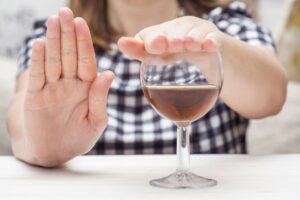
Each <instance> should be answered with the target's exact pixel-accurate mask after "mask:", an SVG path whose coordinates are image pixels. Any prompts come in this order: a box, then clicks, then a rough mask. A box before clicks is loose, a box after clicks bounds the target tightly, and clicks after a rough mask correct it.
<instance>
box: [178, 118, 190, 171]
mask: <svg viewBox="0 0 300 200" xmlns="http://www.w3.org/2000/svg"><path fill="white" fill-rule="evenodd" d="M190 130H191V126H190V123H189V122H186V123H177V171H189V170H190Z"/></svg>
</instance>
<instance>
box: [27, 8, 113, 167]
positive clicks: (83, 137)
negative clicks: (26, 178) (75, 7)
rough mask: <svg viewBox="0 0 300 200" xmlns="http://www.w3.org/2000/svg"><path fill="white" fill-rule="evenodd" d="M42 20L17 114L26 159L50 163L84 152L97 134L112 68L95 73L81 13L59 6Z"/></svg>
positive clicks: (103, 124)
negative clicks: (42, 37) (21, 107)
mask: <svg viewBox="0 0 300 200" xmlns="http://www.w3.org/2000/svg"><path fill="white" fill-rule="evenodd" d="M47 23H48V24H47V26H48V28H47V36H46V39H45V40H36V41H35V43H34V45H33V49H32V58H31V66H30V73H29V79H28V87H27V91H26V93H25V100H24V102H25V103H24V113H21V114H24V134H25V135H26V140H27V147H28V149H27V150H28V151H29V152H30V153H31V155H32V156H33V158H34V159H31V161H30V162H33V164H38V165H43V166H56V165H58V164H61V163H64V162H65V161H67V160H69V159H71V158H73V157H75V156H77V155H80V154H84V153H86V152H88V151H89V150H90V149H91V148H92V146H93V145H94V144H95V143H96V141H97V140H98V138H99V137H100V135H101V134H102V132H103V130H104V128H105V127H106V125H107V120H108V118H107V113H106V102H107V93H108V90H109V87H110V84H111V82H112V80H113V73H111V72H104V73H102V74H101V75H99V76H97V68H96V58H95V52H94V48H93V43H92V39H91V35H90V31H89V28H88V26H87V24H86V22H85V21H84V20H83V19H82V18H75V19H74V17H73V13H72V11H71V10H70V9H68V8H62V9H60V11H59V15H58V16H51V17H49V19H48V22H47ZM21 159H22V158H21ZM32 160H33V161H32Z"/></svg>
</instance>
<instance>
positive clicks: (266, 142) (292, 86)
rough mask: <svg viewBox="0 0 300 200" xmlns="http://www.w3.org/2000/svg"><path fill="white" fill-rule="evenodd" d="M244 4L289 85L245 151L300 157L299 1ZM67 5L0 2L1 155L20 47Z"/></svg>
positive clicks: (61, 0)
mask: <svg viewBox="0 0 300 200" xmlns="http://www.w3.org/2000/svg"><path fill="white" fill-rule="evenodd" d="M246 2H247V3H248V5H249V8H250V9H251V12H253V15H254V16H255V19H256V20H257V21H258V22H259V23H261V24H263V25H264V26H266V27H267V28H269V29H270V30H271V31H272V32H273V36H274V39H275V41H276V43H277V47H278V55H279V57H280V59H281V61H282V63H283V64H284V66H285V67H286V69H287V71H288V76H289V80H290V81H289V86H288V87H289V88H288V97H287V101H286V104H285V106H284V108H283V110H282V112H281V113H280V114H279V115H276V116H274V117H269V118H266V119H262V120H253V121H252V122H251V124H250V128H249V131H248V135H247V137H248V138H247V139H248V144H249V145H248V150H249V152H250V153H252V154H266V153H300V83H299V82H298V81H300V0H246ZM66 3H67V1H66V0H55V1H35V0H22V1H19V0H10V1H7V0H0V44H1V45H0V97H1V99H0V155H7V154H11V150H10V145H9V143H10V142H9V137H8V133H7V129H6V117H7V110H8V106H9V101H10V100H11V97H12V95H13V91H14V81H15V76H16V71H17V57H18V51H19V49H20V46H21V45H22V43H23V40H24V37H26V35H28V34H30V33H31V31H32V23H33V21H34V20H36V19H41V18H46V17H47V16H49V15H51V14H55V13H56V12H57V11H58V9H59V8H60V7H61V6H63V5H66ZM270 103H272V102H270Z"/></svg>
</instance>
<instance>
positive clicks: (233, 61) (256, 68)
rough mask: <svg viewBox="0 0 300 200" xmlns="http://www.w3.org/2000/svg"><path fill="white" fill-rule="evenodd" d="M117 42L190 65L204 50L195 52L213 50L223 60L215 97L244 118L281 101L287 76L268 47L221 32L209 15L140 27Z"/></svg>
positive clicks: (136, 52)
mask: <svg viewBox="0 0 300 200" xmlns="http://www.w3.org/2000/svg"><path fill="white" fill-rule="evenodd" d="M118 46H119V48H120V50H121V51H123V52H124V53H125V54H127V55H128V56H129V57H131V58H133V59H138V60H141V61H146V62H151V60H152V59H153V58H155V57H156V56H159V58H161V59H159V60H160V61H161V60H162V61H163V62H164V63H171V62H173V61H175V60H178V59H180V58H185V59H187V60H188V61H190V62H191V63H193V64H195V65H197V60H199V59H203V58H204V57H203V55H204V56H205V54H201V53H199V52H201V51H206V52H214V51H216V50H219V51H220V52H221V55H222V60H223V65H224V83H223V87H222V91H221V94H220V97H221V99H222V100H223V101H224V102H225V103H226V104H227V105H228V106H229V107H230V108H231V109H232V110H234V111H236V112H238V113H239V114H241V115H242V116H244V117H246V118H262V117H266V116H269V115H274V114H277V113H278V112H279V111H280V110H281V108H282V106H283V104H284V102H285V97H286V87H287V79H286V75H285V70H284V69H283V67H282V66H281V64H280V62H279V60H278V58H277V57H276V55H275V54H274V52H272V50H270V49H269V48H267V47H266V46H264V45H249V44H248V43H246V42H243V41H240V40H237V39H235V38H233V37H231V36H229V35H227V34H225V33H222V32H221V31H220V30H218V28H217V27H216V26H215V25H214V24H212V23H211V22H209V21H206V20H203V19H200V18H197V17H191V16H186V17H181V18H177V19H174V20H172V21H168V22H165V23H162V24H159V25H156V26H151V27H148V28H145V29H143V30H142V31H140V32H139V33H138V34H137V35H136V36H135V37H134V38H129V37H122V38H120V39H119V41H118ZM204 59H205V58H204ZM154 62H156V61H154ZM199 66H200V65H199ZM204 73H205V72H204ZM270 102H272V104H270Z"/></svg>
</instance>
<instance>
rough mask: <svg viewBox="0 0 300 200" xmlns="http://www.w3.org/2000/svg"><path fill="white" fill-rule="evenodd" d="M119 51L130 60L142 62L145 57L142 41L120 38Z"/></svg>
mask: <svg viewBox="0 0 300 200" xmlns="http://www.w3.org/2000/svg"><path fill="white" fill-rule="evenodd" d="M118 47H119V49H120V50H121V51H122V52H124V54H126V55H127V56H129V57H130V58H132V59H137V60H143V59H144V58H145V57H146V51H145V48H144V43H143V41H142V40H138V39H134V38H130V37H121V38H120V39H119V41H118Z"/></svg>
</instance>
